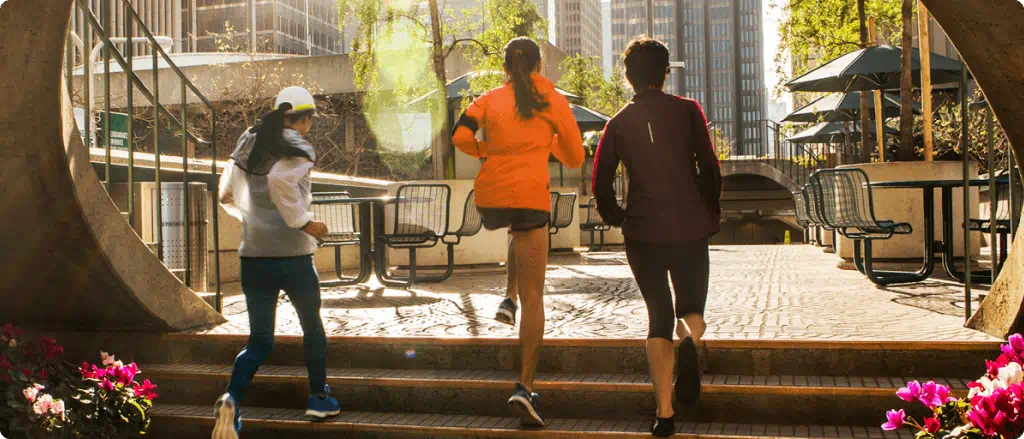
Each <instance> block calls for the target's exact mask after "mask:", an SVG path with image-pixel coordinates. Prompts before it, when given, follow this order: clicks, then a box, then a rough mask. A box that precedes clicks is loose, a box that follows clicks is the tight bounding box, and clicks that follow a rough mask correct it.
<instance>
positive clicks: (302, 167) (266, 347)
mask: <svg viewBox="0 0 1024 439" xmlns="http://www.w3.org/2000/svg"><path fill="white" fill-rule="evenodd" d="M315 112H316V103H315V101H314V100H313V96H312V95H311V94H310V93H309V92H308V91H306V90H305V89H303V88H300V87H289V88H286V89H284V90H282V91H281V93H280V94H279V95H278V97H277V102H276V103H275V105H274V111H273V112H271V113H269V114H267V115H265V116H263V118H262V120H261V121H260V123H259V124H257V125H256V126H254V127H252V128H250V129H248V130H246V131H245V133H243V134H242V136H241V137H240V138H239V139H238V146H237V148H236V149H235V152H234V153H233V154H232V155H231V160H230V163H229V166H228V167H227V169H226V170H225V172H224V175H223V176H222V177H221V184H220V188H221V191H220V196H219V198H220V203H221V205H222V206H223V207H224V208H225V209H226V210H227V211H228V212H229V213H230V214H231V215H232V216H235V217H236V218H238V219H239V220H241V221H242V243H241V246H240V247H239V249H238V255H239V257H240V258H241V267H242V291H243V292H244V293H245V301H246V305H247V306H248V313H249V327H250V328H249V331H250V332H249V341H248V343H247V344H246V346H245V349H243V350H242V352H241V353H239V354H238V357H237V358H235V367H234V371H233V372H232V374H231V381H230V383H229V384H228V388H227V392H226V393H225V394H224V395H223V396H221V397H220V399H218V400H217V403H216V404H215V406H214V414H215V416H216V417H217V423H216V425H215V426H214V430H213V438H214V439H235V438H237V437H238V431H239V430H241V428H242V423H241V418H240V410H239V406H238V404H239V402H241V400H242V398H243V396H244V394H245V391H246V389H247V388H248V387H249V384H250V383H251V382H252V378H253V376H254V375H255V374H256V370H257V369H258V368H259V367H260V365H261V364H263V362H264V361H265V360H266V359H267V356H269V355H270V352H271V350H273V344H274V327H275V315H276V311H277V297H278V294H279V292H280V291H284V292H285V294H287V295H288V298H289V299H290V300H291V303H292V305H294V307H295V311H296V313H297V314H298V317H299V323H300V324H301V325H302V333H303V345H304V348H305V356H306V368H307V371H308V373H309V388H310V397H309V400H308V405H307V407H306V415H308V416H314V417H317V418H325V417H327V416H333V415H337V414H338V413H339V412H340V406H339V403H338V401H337V399H335V398H332V397H331V396H330V389H329V388H328V387H327V383H326V381H327V366H326V358H327V337H326V335H325V334H324V327H323V322H322V320H321V318H320V280H319V277H318V276H317V271H316V267H315V266H314V264H313V254H314V253H315V252H316V249H317V241H319V240H323V239H324V238H325V237H326V236H327V226H326V225H324V224H323V223H321V222H317V221H314V219H313V214H312V212H311V210H310V206H311V203H312V201H313V197H312V193H311V184H312V182H311V179H310V172H311V171H312V169H313V165H314V164H315V162H316V153H315V152H314V151H313V147H312V145H310V144H309V142H307V141H306V140H305V139H303V137H302V136H303V135H305V134H306V133H308V132H309V130H310V128H311V127H312V124H313V115H314V113H315Z"/></svg>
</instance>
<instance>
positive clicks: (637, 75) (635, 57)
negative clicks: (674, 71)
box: [622, 35, 669, 93]
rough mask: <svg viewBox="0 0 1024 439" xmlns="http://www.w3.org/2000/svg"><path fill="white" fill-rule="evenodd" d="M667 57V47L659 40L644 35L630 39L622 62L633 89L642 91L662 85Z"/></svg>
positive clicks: (663, 83) (666, 68)
mask: <svg viewBox="0 0 1024 439" xmlns="http://www.w3.org/2000/svg"><path fill="white" fill-rule="evenodd" d="M668 58H669V54H668V47H665V45H664V44H662V43H661V41H658V40H655V39H653V38H648V37H647V36H646V35H641V36H639V37H636V38H635V39H634V40H633V41H630V43H629V46H627V47H626V51H625V52H623V54H622V63H623V64H625V66H626V80H628V81H629V84H630V85H632V86H633V91H635V92H637V93H643V92H645V91H647V90H648V89H650V88H657V89H660V88H661V87H663V86H664V85H665V72H666V71H667V70H668V66H669V64H668Z"/></svg>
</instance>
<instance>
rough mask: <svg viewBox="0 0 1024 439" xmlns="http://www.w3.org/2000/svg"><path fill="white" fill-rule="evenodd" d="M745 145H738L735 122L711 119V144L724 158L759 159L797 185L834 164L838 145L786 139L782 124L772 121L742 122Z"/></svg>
mask: <svg viewBox="0 0 1024 439" xmlns="http://www.w3.org/2000/svg"><path fill="white" fill-rule="evenodd" d="M742 129H743V130H744V132H743V134H744V135H743V136H742V138H743V139H744V140H743V144H742V145H740V144H737V138H739V137H740V136H737V134H738V133H737V124H736V122H719V121H711V122H709V123H708V130H709V131H710V132H711V143H712V144H713V145H714V146H715V151H717V152H718V158H719V160H721V161H723V162H724V161H740V162H759V163H764V164H766V165H768V166H771V167H773V168H775V169H777V170H779V172H782V173H783V174H784V175H786V176H787V177H789V178H790V179H791V180H792V181H793V182H794V183H796V185H798V186H802V185H804V184H806V183H808V182H809V181H810V176H811V174H813V173H814V171H817V170H819V169H823V168H827V167H832V166H835V165H836V163H835V160H836V158H837V156H836V148H835V147H834V145H828V144H800V143H793V142H790V141H787V140H785V137H786V136H785V134H784V133H783V129H782V126H781V125H780V124H779V123H778V122H775V121H771V120H758V121H751V122H743V123H742Z"/></svg>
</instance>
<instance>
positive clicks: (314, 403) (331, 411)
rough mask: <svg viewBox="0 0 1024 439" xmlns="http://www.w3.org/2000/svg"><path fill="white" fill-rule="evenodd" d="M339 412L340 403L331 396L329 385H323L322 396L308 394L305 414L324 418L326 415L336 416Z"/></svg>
mask: <svg viewBox="0 0 1024 439" xmlns="http://www.w3.org/2000/svg"><path fill="white" fill-rule="evenodd" d="M339 413H341V404H339V403H338V400H337V399H336V398H332V397H331V387H330V386H324V397H323V398H321V397H319V396H315V395H310V396H309V402H307V403H306V416H312V417H314V418H319V419H324V418H326V417H328V416H337V415H338V414H339Z"/></svg>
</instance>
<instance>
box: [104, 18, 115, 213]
mask: <svg viewBox="0 0 1024 439" xmlns="http://www.w3.org/2000/svg"><path fill="white" fill-rule="evenodd" d="M103 4H104V6H103V14H105V15H104V17H103V20H104V22H105V23H106V26H107V29H112V28H113V27H114V14H113V12H112V11H111V9H112V8H113V0H110V1H109V2H103ZM104 34H105V35H106V36H107V38H106V39H105V40H104V41H103V150H104V153H105V157H104V165H105V166H106V177H107V179H106V184H107V193H108V194H109V193H110V186H111V184H112V182H111V180H113V178H112V177H111V176H110V38H109V37H110V33H109V32H108V31H107V30H106V29H105V30H104Z"/></svg>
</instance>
